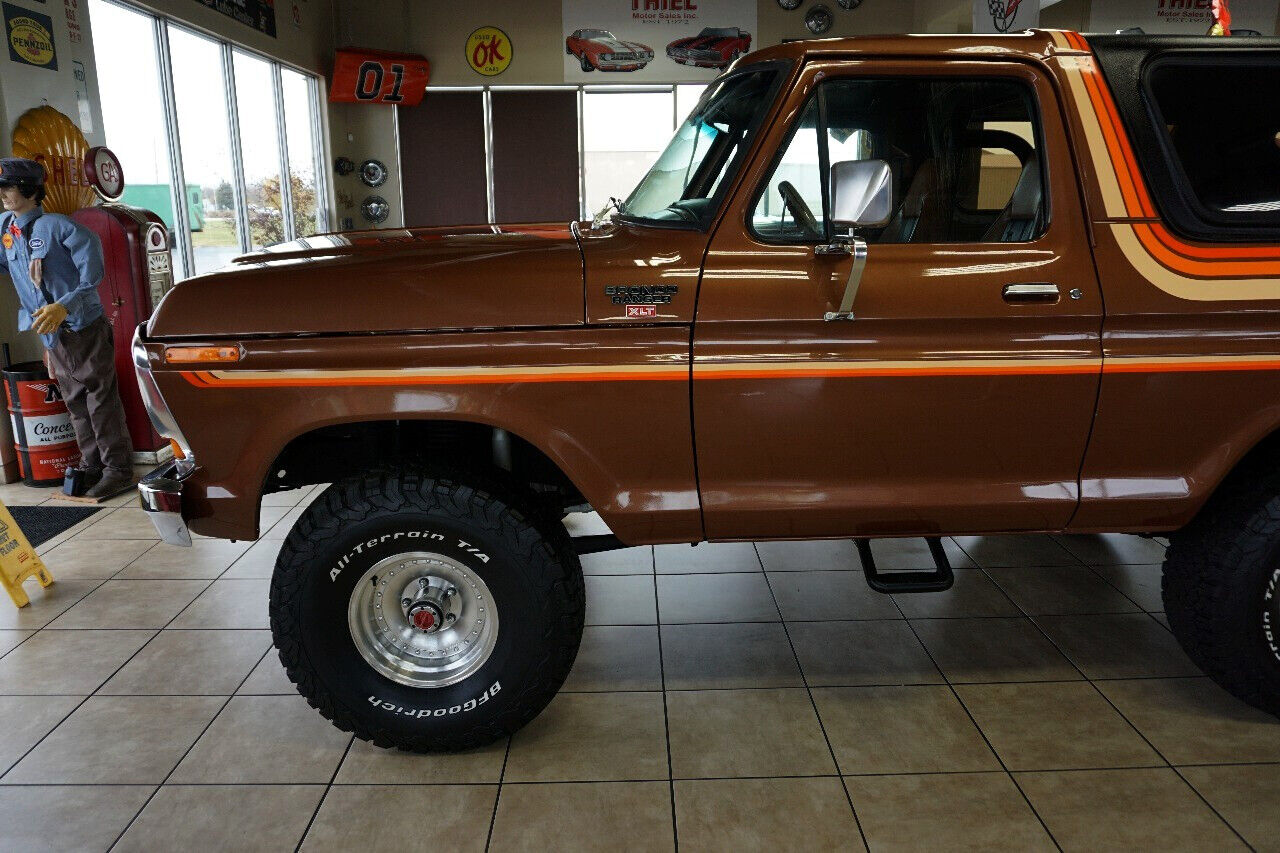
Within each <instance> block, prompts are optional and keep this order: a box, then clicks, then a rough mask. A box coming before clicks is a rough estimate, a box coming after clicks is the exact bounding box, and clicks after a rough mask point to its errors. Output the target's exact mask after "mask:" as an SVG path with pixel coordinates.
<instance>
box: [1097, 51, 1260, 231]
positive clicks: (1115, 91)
mask: <svg viewBox="0 0 1280 853" xmlns="http://www.w3.org/2000/svg"><path fill="white" fill-rule="evenodd" d="M1085 38H1086V40H1087V41H1088V43H1089V47H1090V48H1091V49H1092V50H1093V53H1094V56H1096V57H1097V60H1098V67H1099V68H1100V69H1101V71H1102V76H1103V78H1104V79H1105V81H1106V85H1107V88H1108V90H1109V91H1110V92H1111V97H1112V99H1113V100H1114V101H1115V104H1116V110H1117V111H1118V112H1119V114H1120V122H1121V124H1122V125H1123V127H1124V130H1125V132H1126V133H1127V134H1128V136H1129V141H1130V143H1131V144H1132V146H1133V150H1134V154H1135V156H1136V157H1137V161H1138V162H1137V165H1138V169H1139V172H1140V173H1141V175H1142V178H1143V180H1144V181H1145V182H1146V186H1147V189H1148V191H1149V192H1150V194H1151V199H1152V201H1153V202H1154V203H1155V206H1156V211H1157V213H1158V216H1159V219H1160V221H1161V223H1162V224H1164V225H1165V226H1166V227H1168V228H1169V230H1170V231H1172V232H1173V233H1175V234H1177V235H1178V236H1180V237H1182V238H1184V239H1187V240H1195V241H1200V242H1205V243H1252V244H1259V243H1261V244H1266V243H1275V242H1277V241H1280V225H1274V224H1273V225H1264V224H1260V223H1257V222H1256V221H1255V222H1254V223H1252V224H1247V223H1241V222H1239V221H1236V222H1232V223H1231V224H1229V225H1224V224H1215V223H1213V222H1211V221H1208V220H1205V219H1203V218H1202V217H1200V216H1199V215H1197V212H1196V208H1195V207H1193V206H1192V205H1190V204H1188V203H1187V202H1186V200H1185V198H1184V196H1183V195H1182V192H1181V191H1180V190H1178V189H1177V188H1176V187H1175V182H1180V181H1182V180H1184V179H1183V176H1182V175H1180V174H1178V173H1176V172H1175V171H1174V165H1175V164H1174V163H1171V162H1170V161H1169V160H1168V159H1167V158H1166V156H1165V152H1164V151H1163V149H1162V148H1161V141H1160V140H1161V137H1163V136H1164V135H1165V134H1164V133H1163V132H1162V131H1157V128H1156V126H1155V124H1154V123H1153V122H1155V121H1157V120H1158V116H1157V114H1155V113H1153V112H1152V111H1151V110H1150V109H1149V104H1150V103H1151V102H1152V100H1153V99H1152V96H1151V95H1150V94H1149V93H1148V90H1147V82H1146V69H1147V68H1148V66H1149V65H1150V64H1151V63H1153V62H1156V61H1158V60H1159V59H1161V58H1163V57H1166V56H1175V55H1177V56H1183V57H1186V56H1194V55H1204V56H1209V57H1211V58H1213V59H1215V60H1222V59H1225V58H1228V57H1242V58H1245V59H1255V58H1258V57H1266V58H1268V59H1270V60H1271V61H1275V59H1274V58H1275V57H1276V55H1277V52H1278V51H1280V39H1277V38H1273V37H1269V36H1262V37H1247V38H1211V37H1205V36H1173V35H1127V34H1118V35H1089V36H1086V37H1085ZM1264 61H1265V60H1264ZM1175 160H1176V157H1175ZM1177 168H1179V169H1180V168H1181V166H1180V164H1179V165H1178V166H1177ZM1187 191H1188V192H1190V190H1189V188H1188V190H1187ZM1192 194H1193V195H1194V193H1192ZM1196 201H1197V203H1198V201H1199V200H1198V199H1197V200H1196Z"/></svg>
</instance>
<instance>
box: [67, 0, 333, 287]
mask: <svg viewBox="0 0 1280 853" xmlns="http://www.w3.org/2000/svg"><path fill="white" fill-rule="evenodd" d="M89 2H90V15H91V18H92V20H93V29H94V39H93V43H94V48H95V52H96V59H97V67H98V84H99V89H100V91H101V93H102V113H103V123H104V125H105V130H106V140H107V144H108V145H109V146H110V147H111V149H112V150H113V151H115V152H116V154H117V155H118V156H119V157H120V160H121V163H122V165H123V166H124V174H125V179H126V181H127V184H126V188H125V194H124V197H123V198H122V199H121V200H122V201H123V202H124V203H126V204H133V205H136V206H138V207H145V208H148V209H150V210H153V211H155V212H156V213H157V214H158V215H159V216H160V217H161V218H162V219H163V220H164V222H165V224H166V226H168V228H169V229H170V232H171V233H172V234H173V249H174V260H175V265H176V269H175V275H176V276H177V277H187V276H191V275H198V274H201V273H206V272H210V271H211V270H214V269H217V268H218V267H221V266H224V265H225V264H226V263H228V262H229V261H230V260H231V259H232V258H234V257H236V256H237V255H240V254H242V253H244V252H247V251H250V250H252V249H259V248H262V247H264V246H270V245H273V244H275V243H280V242H283V241H286V240H292V239H294V238H295V237H304V236H309V235H311V234H315V233H317V232H318V231H322V230H325V229H326V228H327V205H326V204H325V203H324V198H325V195H326V187H325V186H324V184H323V180H324V174H325V172H324V170H323V169H322V168H319V164H321V163H322V162H323V144H322V142H321V133H320V124H321V123H320V102H319V94H320V87H319V81H318V80H317V78H315V77H313V76H312V75H309V74H304V73H301V72H299V71H296V70H294V69H292V68H288V67H285V66H283V65H281V64H280V63H279V62H276V61H274V60H272V59H270V58H268V57H264V56H261V55H259V54H256V53H252V52H250V51H247V50H244V49H242V48H240V47H233V46H232V45H231V44H229V43H228V42H225V41H221V40H218V39H215V38H212V37H209V36H206V35H203V34H201V33H197V32H195V31H193V30H191V29H189V28H187V27H184V26H182V25H180V24H178V23H176V22H173V21H170V20H169V19H167V18H164V17H161V16H155V15H152V14H151V13H149V12H144V11H141V10H138V9H135V8H133V7H131V6H128V5H125V4H121V3H116V2H113V0H89ZM120 45H129V46H130V50H128V51H121V50H119V46H120ZM282 176H287V179H286V178H283V177H282Z"/></svg>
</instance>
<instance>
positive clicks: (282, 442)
mask: <svg viewBox="0 0 1280 853" xmlns="http://www.w3.org/2000/svg"><path fill="white" fill-rule="evenodd" d="M183 343H184V345H188V346H189V345H190V342H188V341H183ZM210 343H213V342H210ZM221 343H224V344H225V343H226V342H225V341H222V342H221ZM147 346H148V353H149V359H150V361H151V364H152V365H153V369H154V375H155V378H156V382H157V384H158V385H159V386H160V389H161V392H162V393H163V395H164V398H165V400H166V401H167V403H168V405H169V408H170V409H171V410H172V411H173V413H174V416H175V418H176V419H177V421H178V423H179V425H180V426H181V428H182V430H183V433H184V435H185V436H186V438H187V440H188V442H189V443H190V445H191V448H192V451H193V453H194V455H195V458H196V461H197V463H198V465H199V467H200V470H199V472H198V473H197V474H196V475H195V476H193V477H192V479H191V480H190V481H189V485H188V488H187V490H184V496H183V499H184V505H183V510H184V514H185V515H186V517H187V519H188V523H189V524H190V527H191V529H192V530H193V531H195V532H197V533H202V534H205V535H209V536H217V537H221V538H229V539H256V538H257V537H258V534H259V531H258V529H257V515H258V505H259V500H260V497H261V489H262V484H263V482H264V480H265V478H266V476H267V474H268V473H269V469H270V467H271V465H272V463H273V462H274V461H275V459H276V458H277V457H278V456H279V454H280V452H281V451H282V450H283V449H284V447H285V446H286V445H287V444H288V443H289V441H291V440H292V439H293V438H295V437H297V436H299V435H302V434H304V433H307V432H310V431H312V430H315V429H319V428H321V427H325V426H332V425H335V424H342V423H352V422H364V421H377V420H410V419H436V420H453V421H467V422H472V423H479V424H485V425H488V426H494V427H501V428H502V429H506V430H508V431H509V432H511V433H512V434H514V435H517V436H519V437H521V438H522V439H524V440H525V441H527V442H529V443H530V444H531V445H533V446H534V447H537V448H538V449H539V450H540V451H541V452H542V453H543V454H544V455H546V456H547V457H548V458H549V459H550V460H551V461H552V462H553V463H555V464H556V465H557V466H558V467H559V468H560V470H561V471H563V472H564V474H565V475H566V476H567V477H568V478H569V479H570V480H571V481H572V482H573V483H574V485H575V486H576V487H577V488H578V489H579V491H581V492H582V494H583V495H584V496H585V497H586V498H587V500H588V501H590V502H591V505H592V506H593V507H594V508H595V509H596V510H597V511H598V512H599V513H600V515H601V516H602V518H603V519H604V521H605V522H606V523H607V524H608V525H609V527H610V528H611V529H612V530H613V531H614V533H615V534H617V536H618V537H619V538H620V539H622V540H623V541H625V542H630V543H647V542H660V541H661V542H681V541H684V542H688V541H694V540H697V539H701V538H702V522H701V512H700V508H699V503H698V496H697V486H696V481H695V477H694V465H693V444H692V438H691V435H690V412H689V399H690V395H689V332H688V329H687V328H686V327H684V326H672V327H648V328H643V329H641V328H614V329H608V328H606V329H590V328H588V329H583V328H573V329H560V330H546V331H538V332H529V331H523V332H468V333H448V334H417V335H385V336H356V337H331V338H330V337H325V338H309V339H296V338H290V339H274V340H251V341H242V342H240V346H241V348H242V352H243V356H242V358H241V359H240V361H238V362H236V363H234V364H227V365H212V364H206V365H188V366H183V369H176V368H175V366H173V365H166V364H164V363H163V358H162V357H161V350H162V349H163V346H162V344H158V343H151V344H148V345H147ZM454 461H457V460H454Z"/></svg>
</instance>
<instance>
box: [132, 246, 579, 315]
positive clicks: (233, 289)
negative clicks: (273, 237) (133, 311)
mask: <svg viewBox="0 0 1280 853" xmlns="http://www.w3.org/2000/svg"><path fill="white" fill-rule="evenodd" d="M583 306H584V301H583V274H582V254H581V251H580V249H579V246H578V241H577V240H576V239H575V237H574V235H573V233H572V232H571V231H570V229H569V227H567V226H565V225H563V224H555V225H550V224H533V225H509V226H508V225H504V226H488V225H483V226H466V227H452V228H413V229H402V230H395V231H366V232H357V233H350V234H326V235H321V236H318V237H307V238H304V239H301V240H296V241H294V242H292V243H283V244H280V245H278V246H273V247H271V248H270V249H267V250H265V251H261V252H256V253H253V254H249V255H244V256H242V257H239V258H237V259H236V260H235V261H234V262H233V263H232V264H231V265H230V266H228V267H226V268H224V269H221V270H218V271H217V272H213V273H209V274H207V275H202V276H197V277H195V278H190V279H187V280H186V281H183V282H181V283H180V284H178V285H177V286H176V287H175V288H174V289H173V290H171V291H170V292H169V293H168V295H166V296H165V298H164V299H163V300H162V301H161V303H160V305H159V306H157V308H156V311H155V313H154V314H153V315H152V317H151V319H150V321H149V322H148V326H147V334H148V336H150V337H159V338H167V337H185V338H220V337H244V336H250V335H254V336H260V335H277V336H278V335H297V334H307V335H314V334H338V333H350V332H356V333H369V332H404V331H434V330H443V329H477V328H519V327H528V326H569V325H581V324H582V323H583V322H584V307H583Z"/></svg>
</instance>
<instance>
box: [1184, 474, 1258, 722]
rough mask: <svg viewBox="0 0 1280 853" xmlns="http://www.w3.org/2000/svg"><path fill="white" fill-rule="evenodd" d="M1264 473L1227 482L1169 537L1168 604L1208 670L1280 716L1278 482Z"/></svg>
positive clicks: (1190, 648)
mask: <svg viewBox="0 0 1280 853" xmlns="http://www.w3.org/2000/svg"><path fill="white" fill-rule="evenodd" d="M1260 479H1265V480H1270V481H1271V482H1270V483H1265V482H1255V483H1253V484H1248V485H1246V484H1241V483H1228V484H1226V485H1225V486H1224V487H1223V489H1222V490H1221V493H1220V494H1219V495H1216V496H1215V497H1214V499H1213V501H1212V502H1211V503H1210V504H1209V505H1208V506H1207V507H1206V508H1205V509H1204V510H1203V511H1202V512H1201V513H1200V515H1199V516H1197V518H1196V519H1195V520H1194V521H1193V522H1192V523H1191V524H1189V525H1188V526H1187V527H1186V528H1184V529H1183V530H1180V531H1178V532H1177V533H1175V534H1174V535H1173V536H1171V537H1170V543H1171V544H1170V548H1169V552H1168V554H1167V556H1166V559H1165V564H1164V584H1163V586H1164V606H1165V610H1166V612H1167V614H1168V617H1169V625H1170V627H1171V628H1173V633H1174V634H1175V635H1176V636H1177V638H1178V641H1179V642H1180V643H1181V644H1182V648H1183V649H1184V650H1185V651H1186V652H1187V654H1188V655H1189V656H1190V657H1191V659H1192V660H1193V661H1195V663H1196V664H1197V665H1198V666H1199V667H1200V668H1201V669H1202V670H1203V671H1204V672H1205V674H1206V675H1208V676H1209V677H1211V678H1212V679H1213V680H1214V681H1216V682H1217V683H1218V684H1219V685H1221V686H1222V687H1223V688H1225V689H1226V690H1227V691H1228V692H1230V693H1231V694H1232V695H1234V696H1236V697H1237V698H1239V699H1242V700H1244V701H1245V702H1248V703H1249V704H1250V705H1253V706H1254V707H1255V708H1260V709H1261V710H1263V711H1266V712H1268V713H1270V714H1274V715H1276V716H1277V717H1280V490H1278V489H1277V485H1280V484H1278V483H1277V482H1276V481H1277V479H1278V478H1276V477H1263V478H1260Z"/></svg>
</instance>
